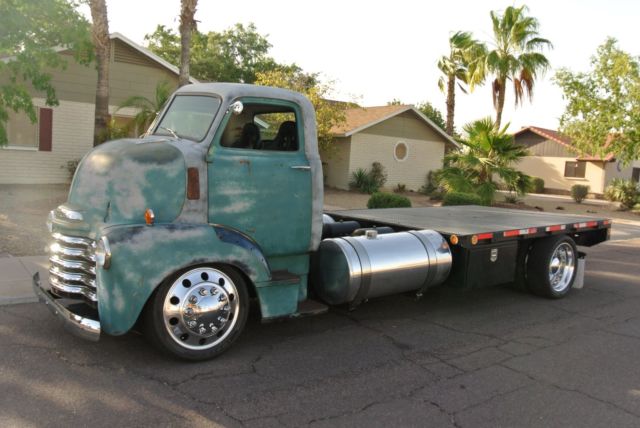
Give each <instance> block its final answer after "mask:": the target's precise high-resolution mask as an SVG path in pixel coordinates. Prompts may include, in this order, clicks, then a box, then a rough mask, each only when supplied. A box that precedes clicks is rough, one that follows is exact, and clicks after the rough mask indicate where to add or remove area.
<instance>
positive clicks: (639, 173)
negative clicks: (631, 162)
mask: <svg viewBox="0 0 640 428" xmlns="http://www.w3.org/2000/svg"><path fill="white" fill-rule="evenodd" d="M631 180H633V181H634V182H635V183H638V182H640V168H633V171H632V172H631Z"/></svg>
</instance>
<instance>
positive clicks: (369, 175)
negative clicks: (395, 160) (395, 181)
mask: <svg viewBox="0 0 640 428" xmlns="http://www.w3.org/2000/svg"><path fill="white" fill-rule="evenodd" d="M386 181H387V174H386V173H385V171H384V167H383V166H382V164H380V163H379V162H374V163H373V164H372V166H371V171H368V170H366V169H362V168H358V169H357V170H355V171H354V172H353V173H351V181H350V182H349V187H351V188H352V189H357V190H359V191H361V192H363V193H369V194H372V193H375V192H377V191H378V189H380V188H381V187H382V186H383V185H384V183H386Z"/></svg>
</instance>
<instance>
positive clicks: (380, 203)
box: [367, 192, 411, 209]
mask: <svg viewBox="0 0 640 428" xmlns="http://www.w3.org/2000/svg"><path fill="white" fill-rule="evenodd" d="M408 207H411V201H410V200H409V198H407V197H405V196H402V195H396V194H394V193H384V192H379V193H374V194H373V195H372V196H371V197H370V198H369V201H368V202H367V208H370V209H372V208H408Z"/></svg>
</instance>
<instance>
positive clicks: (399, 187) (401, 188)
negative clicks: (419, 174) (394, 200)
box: [393, 183, 407, 193]
mask: <svg viewBox="0 0 640 428" xmlns="http://www.w3.org/2000/svg"><path fill="white" fill-rule="evenodd" d="M393 191H394V192H396V193H404V192H406V191H407V185H406V184H403V183H398V184H396V187H395V189H393Z"/></svg>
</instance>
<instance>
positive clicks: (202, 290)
mask: <svg viewBox="0 0 640 428" xmlns="http://www.w3.org/2000/svg"><path fill="white" fill-rule="evenodd" d="M199 293H200V295H201V296H206V295H207V290H205V289H204V288H201V289H200V291H199Z"/></svg>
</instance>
